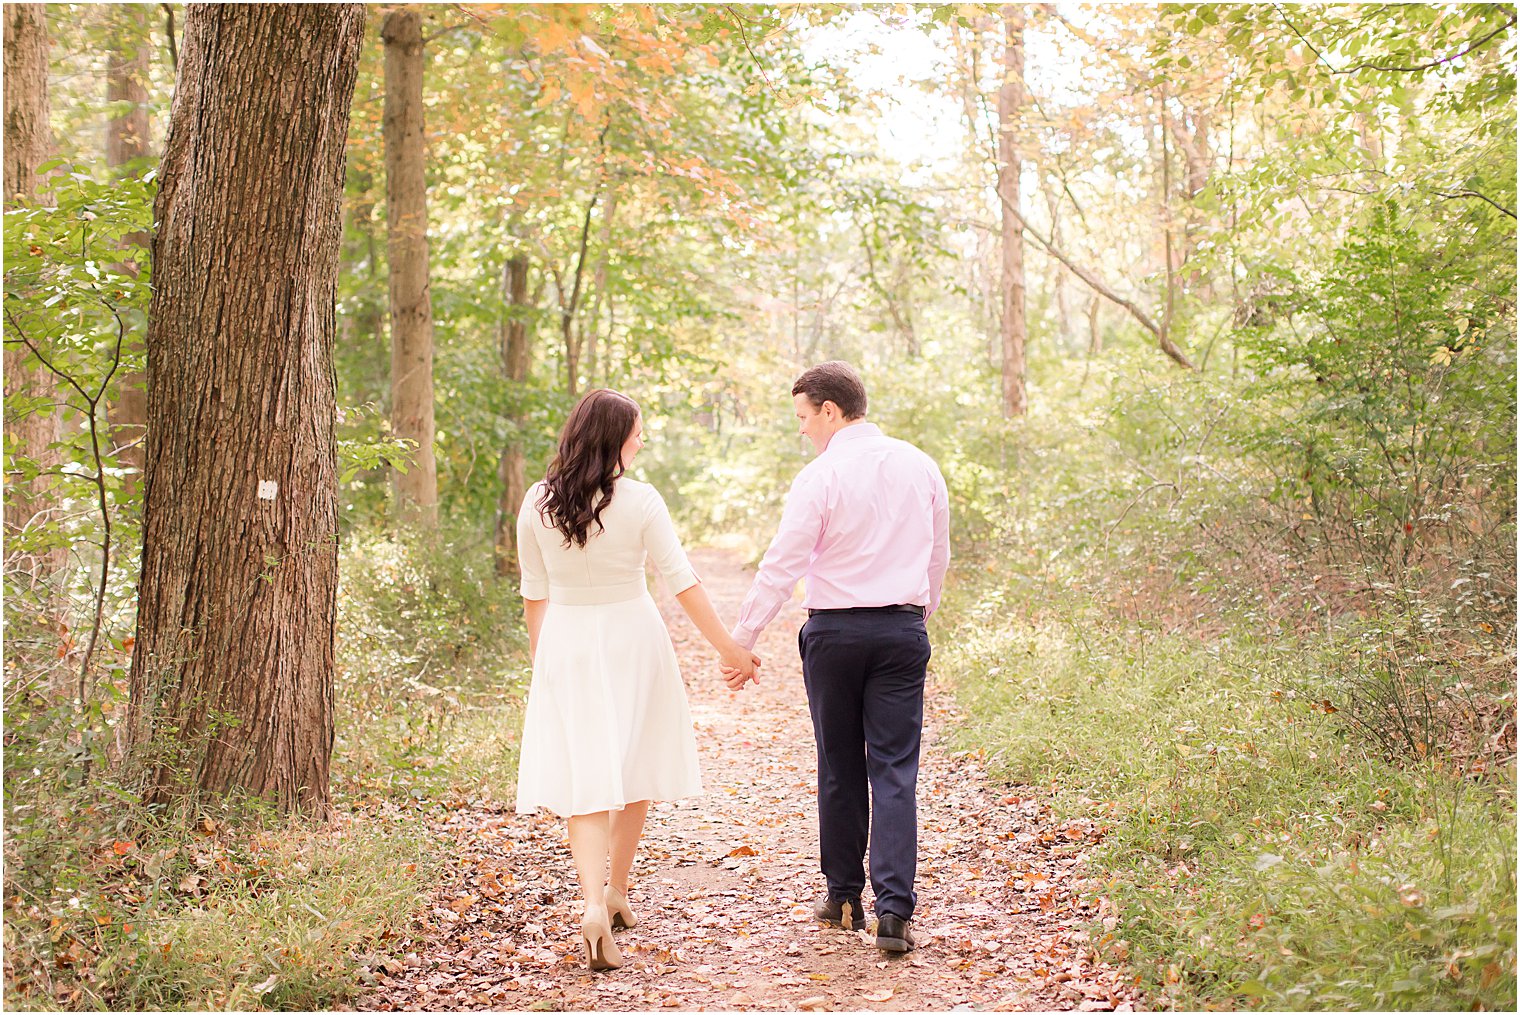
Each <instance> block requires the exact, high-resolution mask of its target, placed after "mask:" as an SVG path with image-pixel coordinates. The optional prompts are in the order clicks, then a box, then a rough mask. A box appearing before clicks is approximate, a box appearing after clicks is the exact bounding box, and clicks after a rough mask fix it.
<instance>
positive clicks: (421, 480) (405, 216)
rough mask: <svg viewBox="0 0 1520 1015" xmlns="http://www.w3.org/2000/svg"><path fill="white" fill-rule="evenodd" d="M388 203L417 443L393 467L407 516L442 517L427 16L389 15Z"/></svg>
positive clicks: (396, 357) (430, 520) (427, 521)
mask: <svg viewBox="0 0 1520 1015" xmlns="http://www.w3.org/2000/svg"><path fill="white" fill-rule="evenodd" d="M380 36H381V38H382V39H384V40H385V131H384V132H385V206H386V215H387V218H388V230H389V235H388V242H387V250H388V252H389V255H390V283H391V431H392V432H393V433H394V434H395V435H396V436H397V437H404V438H406V439H407V440H409V441H413V442H415V443H416V445H417V448H416V451H415V453H414V455H413V458H412V463H411V466H410V467H409V468H408V469H407V471H406V472H405V473H403V472H401V471H400V470H399V469H398V470H396V471H395V474H394V481H393V485H394V489H395V494H396V507H397V514H398V516H399V517H400V518H401V519H402V520H403V521H414V522H420V523H422V524H423V525H432V524H434V523H436V522H437V520H438V465H437V462H436V460H435V459H434V457H433V435H434V424H433V302H432V296H431V294H430V291H429V289H428V239H427V222H428V219H427V179H426V162H425V159H426V152H425V145H424V138H423V124H422V15H421V13H420V12H419V11H418V10H417V9H416V8H415V7H402V8H398V9H397V10H394V11H391V13H390V14H388V15H386V17H385V24H384V25H383V26H382V28H381V30H380Z"/></svg>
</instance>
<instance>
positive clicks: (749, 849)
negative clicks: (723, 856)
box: [728, 845, 759, 856]
mask: <svg viewBox="0 0 1520 1015" xmlns="http://www.w3.org/2000/svg"><path fill="white" fill-rule="evenodd" d="M728 855H729V856H758V855H759V852H758V851H757V850H756V849H755V847H754V846H749V845H745V846H738V847H736V848H734V849H731V850H729V851H728Z"/></svg>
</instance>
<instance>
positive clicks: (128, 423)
mask: <svg viewBox="0 0 1520 1015" xmlns="http://www.w3.org/2000/svg"><path fill="white" fill-rule="evenodd" d="M110 16H111V19H112V21H111V39H110V56H109V58H108V63H107V65H106V99H107V100H108V101H110V102H111V103H113V104H125V108H119V109H117V110H116V111H115V115H114V116H112V117H111V119H110V121H109V122H108V123H107V124H106V164H107V165H108V166H110V168H111V171H112V175H113V176H115V177H117V178H120V177H121V176H122V175H124V174H125V167H127V166H129V165H131V164H132V163H133V162H135V161H136V160H137V159H140V158H143V157H144V156H146V155H147V154H148V152H149V146H150V144H151V137H150V130H151V127H150V124H149V121H148V88H147V82H148V67H149V65H148V59H149V56H150V53H151V50H152V41H151V39H150V32H151V29H150V28H149V27H148V8H147V7H145V6H143V5H142V4H123V5H121V6H118V7H114V8H112V9H111V14H110ZM127 239H128V242H129V243H130V244H132V245H134V246H142V247H146V246H147V245H148V243H149V241H150V238H149V236H148V235H147V234H139V235H133V236H130V237H128V238H127ZM122 267H123V270H124V271H127V272H129V273H130V274H132V275H136V274H137V265H135V264H131V263H129V264H126V265H123V266H122ZM133 352H134V354H135V355H139V356H140V355H141V354H142V353H141V349H140V348H139V349H137V350H133ZM107 418H108V419H109V421H110V425H111V431H110V432H111V443H112V445H113V446H114V448H115V454H116V463H117V465H119V466H121V467H123V468H124V469H125V470H126V475H125V476H124V477H123V478H122V496H123V499H124V500H125V501H127V502H128V503H131V502H132V501H134V500H136V498H137V489H138V479H139V477H141V475H142V470H143V460H144V459H143V433H144V426H145V424H146V423H147V421H148V391H147V375H146V374H145V372H144V371H142V370H130V371H127V372H126V373H124V374H122V377H121V393H120V394H119V395H118V396H117V398H116V401H115V402H114V403H113V404H111V405H110V407H109V410H108V417H107Z"/></svg>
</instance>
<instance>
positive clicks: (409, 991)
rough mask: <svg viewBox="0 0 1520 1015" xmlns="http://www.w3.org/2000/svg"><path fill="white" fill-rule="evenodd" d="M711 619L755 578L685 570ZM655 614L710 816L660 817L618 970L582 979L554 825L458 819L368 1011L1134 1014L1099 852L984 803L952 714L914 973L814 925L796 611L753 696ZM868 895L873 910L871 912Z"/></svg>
mask: <svg viewBox="0 0 1520 1015" xmlns="http://www.w3.org/2000/svg"><path fill="white" fill-rule="evenodd" d="M693 564H694V565H695V567H696V568H697V571H698V573H699V574H700V575H702V577H703V580H704V583H705V585H706V586H707V590H708V593H709V595H710V596H711V597H712V599H713V601H714V603H715V604H716V606H717V608H718V612H719V615H720V616H724V617H732V616H733V615H734V614H735V612H736V611H737V609H738V605H739V601H740V600H741V599H742V598H743V596H744V593H745V592H746V591H747V589H748V587H749V579H750V573H749V572H748V571H747V570H746V569H745V568H744V567H743V566H741V565H740V564H739V563H738V562H737V561H736V560H735V559H734V558H733V557H732V556H730V555H727V554H722V553H718V552H712V551H708V552H700V553H697V554H694V555H693ZM661 609H662V611H663V612H664V614H665V617H666V618H667V622H668V623H669V625H670V630H671V637H672V639H673V640H674V642H675V645H676V651H677V654H678V655H679V657H680V660H681V669H682V673H683V675H684V676H685V679H686V684H687V688H688V693H689V695H690V700H691V707H692V714H693V718H694V721H695V722H696V725H697V741H698V747H699V751H700V754H701V762H702V768H703V780H704V783H705V785H706V794H705V795H704V796H702V797H700V798H698V799H695V800H687V801H678V802H673V803H657V804H655V805H654V806H653V807H652V808H651V810H650V817H649V823H648V826H647V829H646V833H645V839H644V845H643V847H642V848H641V850H640V855H639V859H638V861H637V863H636V865H635V868H634V876H633V879H632V884H631V889H630V892H629V897H630V902H631V905H632V907H633V909H634V911H635V913H637V914H638V918H639V925H638V926H637V927H636V928H634V929H632V930H628V931H622V932H619V934H618V941H619V946H620V947H621V949H622V951H623V956H624V960H625V965H624V967H623V968H622V969H620V970H617V971H615V972H610V973H603V974H597V975H592V974H591V973H589V972H587V971H586V970H585V968H584V967H583V966H582V965H581V964H580V952H579V948H578V939H577V937H576V934H575V928H576V927H577V926H578V923H577V921H578V914H579V904H578V903H579V892H578V890H577V889H576V888H575V885H574V877H573V868H572V866H571V862H570V853H569V849H568V845H567V843H566V841H565V837H564V824H563V822H562V821H559V820H557V819H553V818H549V817H532V818H528V817H521V816H518V815H516V814H512V813H509V812H507V811H505V810H502V811H489V812H488V811H482V810H479V809H470V808H465V809H461V810H459V811H456V812H454V813H453V814H452V815H451V816H450V817H449V818H448V819H447V820H446V821H441V822H440V823H439V825H438V829H437V831H438V834H441V835H446V836H449V837H450V838H451V840H452V841H453V842H454V843H455V849H456V855H457V857H458V863H457V865H456V866H455V867H454V868H453V877H452V878H451V879H450V880H449V881H448V883H446V884H443V885H441V886H440V889H439V892H438V895H437V897H436V898H435V899H434V902H433V908H432V910H431V913H430V916H429V919H428V921H427V924H428V925H427V927H426V928H425V929H424V930H423V931H422V932H421V933H420V936H419V939H418V940H417V941H415V942H414V943H413V944H412V945H411V948H412V952H411V953H410V954H409V955H408V957H407V960H406V961H405V962H404V963H392V964H390V965H389V966H387V967H386V968H384V969H381V970H379V972H380V980H379V983H378V984H377V986H376V987H375V989H373V990H372V991H371V992H370V993H369V994H368V995H366V996H365V997H364V998H363V999H362V1000H361V1002H360V1005H359V1007H360V1008H361V1009H365V1010H394V1009H424V1010H478V1009H488V1008H495V1009H509V1010H513V1009H515V1010H559V1011H576V1010H630V1009H632V1010H649V1009H656V1008H682V1009H740V1010H756V1009H769V1010H793V1011H795V1010H798V1009H812V1010H862V1009H863V1010H882V1011H935V1010H940V1011H943V1010H947V1009H956V1008H959V1009H962V1010H968V1009H969V1010H1002V1011H1017V1010H1042V1009H1052V1008H1055V1009H1078V1010H1084V1011H1106V1010H1111V1009H1115V1008H1117V1009H1118V1010H1129V1009H1130V1005H1131V1004H1133V1003H1135V995H1134V992H1133V990H1132V989H1130V988H1129V987H1128V986H1127V981H1126V980H1125V974H1124V972H1123V971H1122V970H1120V969H1117V968H1114V967H1112V966H1109V965H1105V964H1101V963H1094V962H1092V961H1091V960H1090V955H1091V948H1090V947H1089V942H1088V941H1087V936H1086V934H1085V933H1084V932H1083V930H1082V928H1083V927H1085V926H1087V925H1089V923H1090V921H1091V920H1092V919H1093V918H1094V917H1099V918H1101V917H1103V916H1106V915H1107V914H1106V913H1102V912H1099V911H1098V909H1096V908H1084V903H1082V902H1080V901H1079V900H1078V898H1077V897H1076V892H1075V889H1074V884H1073V882H1074V880H1075V879H1076V878H1077V877H1079V876H1080V864H1081V860H1082V854H1083V851H1084V850H1085V849H1086V848H1087V847H1089V846H1090V845H1091V844H1092V842H1093V841H1095V840H1096V838H1097V837H1098V836H1099V835H1100V834H1101V830H1100V829H1098V828H1096V827H1093V826H1091V825H1089V824H1087V823H1082V822H1078V823H1074V824H1070V825H1066V826H1063V827H1060V828H1057V827H1054V826H1052V825H1051V824H1050V818H1049V815H1048V813H1047V812H1046V811H1045V809H1044V808H1043V807H1042V806H1041V805H1040V803H1039V801H1038V800H1037V799H1036V798H1034V797H1032V796H1029V795H1028V794H1027V793H1019V792H1010V791H1008V790H1007V789H1006V788H1005V787H999V786H997V785H995V784H993V783H991V782H989V781H988V780H987V779H986V778H985V776H984V774H983V772H982V770H981V767H980V765H979V764H978V763H977V760H976V758H975V757H973V756H970V755H967V754H964V753H956V752H954V751H953V750H952V748H951V745H949V744H948V743H946V742H945V741H944V740H943V739H942V738H941V731H943V730H945V729H947V728H949V727H950V726H951V725H952V724H953V715H952V714H951V704H950V703H951V695H950V693H949V691H948V689H947V688H943V687H939V686H936V685H935V684H934V680H933V674H932V666H931V679H930V684H931V686H930V689H929V694H928V702H927V718H926V726H927V729H926V731H925V740H924V751H923V765H922V771H921V775H920V782H919V807H920V815H919V821H920V826H921V831H920V843H919V858H920V859H919V880H918V885H917V887H918V893H919V909H918V913H917V916H916V919H915V921H914V928H915V931H916V934H917V937H918V940H919V947H918V949H917V950H916V951H914V952H912V953H910V954H908V955H906V956H901V957H894V958H890V959H889V958H888V957H887V956H886V955H884V954H882V953H881V952H879V951H878V950H877V949H876V948H875V946H874V943H873V941H874V939H873V938H871V937H870V936H869V935H868V934H865V933H850V932H845V931H841V930H837V929H834V928H830V927H826V926H824V925H822V924H819V923H817V922H816V921H814V920H813V918H812V915H811V910H812V903H813V901H814V900H815V899H816V898H817V897H818V895H819V894H821V892H822V890H823V888H822V886H823V881H822V875H820V874H819V873H818V868H817V859H816V857H817V852H816V849H817V829H816V824H815V821H816V818H815V810H814V771H815V768H814V764H815V763H814V755H813V735H812V725H811V723H810V721H809V719H808V711H807V701H806V697H805V694H804V692H803V688H802V676H801V672H800V665H799V663H798V660H797V648H796V632H797V629H798V627H800V626H801V623H802V620H803V619H804V618H803V614H802V611H801V610H800V609H799V608H798V607H797V606H796V604H795V603H793V604H790V605H789V606H788V607H786V608H785V609H784V610H783V611H782V613H781V615H780V616H779V617H777V619H776V621H775V622H774V623H773V624H772V625H771V627H770V629H769V630H767V631H766V632H765V634H764V636H763V637H762V639H761V642H760V644H759V645H758V646H757V648H756V650H757V651H758V652H759V653H760V654H761V656H762V658H763V659H764V660H765V666H764V668H763V670H762V678H761V679H762V681H763V683H762V685H761V687H760V688H759V689H756V688H755V687H754V686H753V685H751V686H750V687H747V688H746V689H745V690H744V691H743V692H741V693H739V694H732V693H730V692H729V691H728V690H727V689H726V688H725V687H724V686H723V684H722V682H721V681H720V680H719V678H718V674H717V667H716V662H715V656H714V654H713V653H712V651H711V650H710V649H709V648H708V647H707V645H706V644H705V642H703V641H702V638H701V636H700V635H699V634H698V633H697V631H696V629H695V628H694V627H693V626H692V625H691V624H690V622H689V621H687V620H686V618H685V616H684V615H683V614H681V612H680V609H679V607H677V606H676V605H675V603H674V602H673V601H672V600H670V599H669V598H668V597H665V598H662V601H661ZM869 893H870V890H869V888H868V889H867V901H866V907H867V909H868V910H869V909H870V907H871V902H870V899H869Z"/></svg>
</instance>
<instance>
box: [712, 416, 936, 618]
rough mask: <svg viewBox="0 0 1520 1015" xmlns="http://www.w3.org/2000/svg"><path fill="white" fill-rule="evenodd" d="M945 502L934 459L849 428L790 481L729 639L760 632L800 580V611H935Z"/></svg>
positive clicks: (875, 432) (872, 430)
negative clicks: (909, 607)
mask: <svg viewBox="0 0 1520 1015" xmlns="http://www.w3.org/2000/svg"><path fill="white" fill-rule="evenodd" d="M949 502H950V497H949V493H948V492H947V491H946V489H945V479H944V477H943V476H941V475H940V471H939V466H937V465H935V464H934V459H932V458H930V457H929V456H928V455H926V454H924V453H923V452H922V451H920V450H919V449H918V448H916V447H914V446H913V445H911V444H909V443H908V442H907V441H900V440H896V439H894V438H891V437H887V436H884V435H883V434H882V432H881V429H880V428H879V427H877V426H876V424H874V423H852V424H850V425H849V426H847V427H845V428H844V429H842V430H840V431H839V432H838V433H836V434H834V436H833V437H832V438H831V439H830V440H829V445H828V447H827V448H825V449H824V450H823V453H822V454H820V455H819V456H818V457H817V458H815V459H813V460H812V461H811V462H809V463H808V464H807V465H806V466H805V467H804V468H803V470H802V471H801V472H799V473H798V474H797V478H796V479H794V480H792V488H791V491H790V492H789V493H788V494H787V497H786V509H785V510H784V511H783V512H782V515H781V528H780V530H779V531H778V532H777V533H776V538H775V539H773V540H772V541H771V546H770V549H769V550H767V551H765V558H764V559H763V560H761V561H760V572H759V574H757V575H756V576H755V583H754V585H753V586H751V588H750V590H749V595H748V596H746V597H745V598H744V605H742V606H740V607H739V623H738V624H737V626H735V627H734V631H733V634H734V639H735V640H736V641H738V642H739V644H741V645H743V646H744V647H745V648H754V647H755V641H756V639H758V638H759V636H760V632H761V631H762V630H764V628H765V626H766V625H767V624H769V623H770V622H771V620H772V619H774V618H775V616H776V613H777V611H778V610H780V609H781V607H782V605H783V604H784V603H785V602H786V601H787V600H788V599H790V598H791V597H792V590H793V589H794V588H796V586H797V579H799V578H806V579H807V588H806V594H805V596H804V598H803V606H805V607H807V608H808V609H810V610H838V609H848V608H850V607H856V606H895V605H897V604H899V603H908V604H917V605H919V606H924V607H927V610H926V611H925V613H926V614H928V613H933V612H934V611H935V609H937V608H938V607H939V596H940V590H941V588H942V587H943V586H944V582H945V570H946V568H948V567H949V566H950V503H949Z"/></svg>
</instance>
